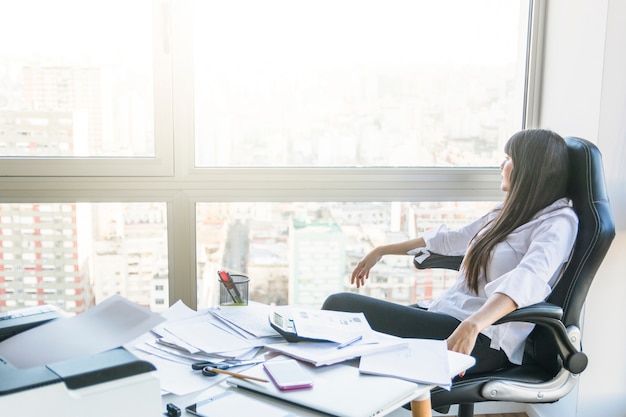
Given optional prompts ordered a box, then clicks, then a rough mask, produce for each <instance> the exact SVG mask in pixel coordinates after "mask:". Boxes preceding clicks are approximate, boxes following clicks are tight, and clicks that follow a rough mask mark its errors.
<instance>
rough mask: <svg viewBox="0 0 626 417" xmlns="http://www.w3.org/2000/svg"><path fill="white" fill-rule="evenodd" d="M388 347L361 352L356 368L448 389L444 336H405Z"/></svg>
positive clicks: (448, 378)
mask: <svg viewBox="0 0 626 417" xmlns="http://www.w3.org/2000/svg"><path fill="white" fill-rule="evenodd" d="M404 340H405V341H406V343H404V344H401V345H396V346H394V347H392V348H391V349H387V350H385V351H379V352H374V353H368V354H365V355H362V356H361V362H360V364H359V371H360V372H361V373H365V374H372V375H381V376H391V377H396V378H400V379H405V380H407V381H412V382H417V383H421V384H432V385H438V386H440V387H442V388H445V389H448V390H449V389H450V387H451V385H452V380H451V376H452V375H451V374H450V366H449V362H448V348H447V344H446V341H445V340H429V339H404Z"/></svg>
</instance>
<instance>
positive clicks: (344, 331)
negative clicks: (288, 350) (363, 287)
mask: <svg viewBox="0 0 626 417" xmlns="http://www.w3.org/2000/svg"><path fill="white" fill-rule="evenodd" d="M281 310H283V311H281ZM276 311H278V312H280V314H282V315H284V316H285V317H289V318H291V320H292V321H293V325H294V327H295V329H296V332H297V334H298V337H303V338H307V339H318V340H328V341H331V342H336V343H346V342H348V341H351V340H353V339H355V338H356V337H358V338H359V340H360V343H361V344H364V343H376V342H377V339H376V336H375V335H374V334H375V332H374V331H373V330H372V328H371V327H370V325H369V323H368V322H367V319H366V318H365V315H364V314H363V313H350V312H344V311H333V310H316V309H313V308H295V307H288V306H284V307H279V308H276Z"/></svg>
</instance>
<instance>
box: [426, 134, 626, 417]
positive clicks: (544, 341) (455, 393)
mask: <svg viewBox="0 0 626 417" xmlns="http://www.w3.org/2000/svg"><path fill="white" fill-rule="evenodd" d="M565 140H566V142H567V146H568V149H569V157H570V169H569V181H568V194H569V196H570V198H571V199H572V201H573V205H574V209H575V210H576V213H577V214H578V218H579V226H578V236H577V238H576V243H575V245H574V251H573V253H572V258H571V260H570V262H569V264H568V265H567V268H566V269H565V271H564V274H563V276H562V277H561V279H560V280H559V281H558V282H557V284H556V285H555V286H554V288H553V291H552V293H551V294H550V296H549V297H548V299H547V300H546V302H543V303H539V304H535V305H533V306H529V307H524V308H520V309H518V310H516V311H514V312H512V313H510V314H508V315H507V316H505V317H503V318H502V319H501V320H499V321H498V322H497V323H506V322H510V321H523V322H529V323H535V324H536V326H535V329H534V330H533V332H532V333H531V335H530V336H529V338H528V341H527V343H526V347H525V353H524V359H523V364H522V365H520V366H512V367H510V368H506V369H500V370H497V371H493V372H489V373H484V374H476V375H469V374H468V375H466V376H465V377H464V378H455V380H454V381H453V386H452V389H451V390H450V391H446V390H443V389H440V388H436V389H434V390H433V391H432V392H431V407H432V408H433V409H434V410H436V411H439V412H443V413H445V412H447V411H448V410H449V408H450V406H451V405H453V404H458V405H459V414H458V416H459V417H472V416H473V415H474V404H475V403H478V402H484V401H509V402H521V403H550V402H555V401H557V400H559V399H560V398H562V397H563V396H565V395H566V394H567V393H569V392H570V391H571V390H572V389H573V388H574V386H575V385H576V381H577V376H578V375H579V374H580V373H581V372H583V371H584V369H585V368H586V366H587V356H586V355H585V353H583V352H582V347H581V331H580V316H581V310H582V307H583V304H584V302H585V298H586V296H587V292H588V290H589V287H590V286H591V282H592V281H593V278H594V276H595V274H596V271H597V270H598V268H599V266H600V264H601V263H602V260H603V259H604V256H605V255H606V253H607V251H608V249H609V246H610V245H611V242H612V240H613V237H614V236H615V226H614V223H613V216H612V214H611V209H610V207H609V201H608V197H607V192H606V188H605V184H604V171H603V167H602V155H601V154H600V151H599V150H598V148H597V147H596V146H595V145H594V144H592V143H591V142H589V141H587V140H584V139H580V138H573V137H568V138H565ZM461 261H462V257H458V256H457V257H446V256H441V255H431V256H430V257H429V258H427V259H426V260H425V261H424V262H422V263H421V264H420V263H418V262H417V261H414V263H415V266H416V267H417V268H418V269H427V268H446V269H457V270H458V268H459V266H460V264H461Z"/></svg>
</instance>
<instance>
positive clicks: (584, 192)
mask: <svg viewBox="0 0 626 417" xmlns="http://www.w3.org/2000/svg"><path fill="white" fill-rule="evenodd" d="M565 141H566V142H567V147H568V150H569V159H570V167H569V179H568V186H567V187H568V194H569V196H570V198H571V199H572V202H573V205H574V210H576V213H577V214H578V221H579V225H578V236H577V237H576V243H575V245H574V250H573V253H572V258H571V260H570V262H569V264H568V266H567V268H566V269H565V271H564V273H563V276H562V277H561V279H560V280H559V281H558V283H557V284H556V286H555V287H554V288H553V290H552V293H551V294H550V296H549V297H548V300H547V301H548V302H549V303H552V304H556V305H559V306H561V307H562V308H563V323H564V324H565V326H566V327H567V326H569V325H575V326H577V327H580V326H579V320H580V313H581V310H582V307H583V304H584V302H585V298H586V297H587V292H588V291H589V287H590V286H591V282H592V281H593V278H594V276H595V275H596V272H597V270H598V268H599V267H600V264H601V263H602V260H603V259H604V257H605V255H606V253H607V251H608V250H609V246H610V245H611V242H612V241H613V237H614V236H615V224H614V222H613V215H612V214H611V208H610V206H609V199H608V195H607V191H606V185H605V181H604V169H603V166H602V154H601V153H600V150H599V149H598V148H597V147H596V146H595V145H594V144H593V143H591V142H589V141H587V140H585V139H580V138H575V137H567V138H565Z"/></svg>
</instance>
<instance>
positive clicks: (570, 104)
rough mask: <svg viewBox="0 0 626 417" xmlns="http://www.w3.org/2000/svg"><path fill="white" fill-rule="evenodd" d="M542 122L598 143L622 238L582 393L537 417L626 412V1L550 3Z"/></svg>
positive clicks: (587, 321) (594, 302) (599, 287)
mask: <svg viewBox="0 0 626 417" xmlns="http://www.w3.org/2000/svg"><path fill="white" fill-rule="evenodd" d="M546 23H547V24H546V50H545V54H544V74H543V80H542V93H541V108H540V115H539V118H540V120H539V126H540V127H545V128H550V129H553V130H555V131H556V132H558V133H560V134H561V135H565V136H580V137H584V138H586V139H589V140H591V141H592V142H595V143H596V144H597V145H598V147H599V148H600V150H601V151H602V153H603V156H604V164H605V173H606V177H607V182H608V187H609V198H610V201H611V206H612V209H613V214H614V216H615V219H616V226H617V236H616V239H615V241H614V243H613V245H612V247H611V250H610V252H609V254H608V255H607V258H606V259H605V261H604V263H603V265H602V266H601V268H600V271H599V272H598V275H597V276H596V279H595V281H594V283H593V285H592V287H591V289H590V292H589V296H588V298H587V303H586V306H585V317H584V331H583V348H584V350H585V352H586V353H587V354H588V356H589V367H588V368H587V370H586V371H585V372H584V373H583V374H582V375H581V377H580V383H579V387H578V392H574V393H572V395H570V396H568V397H567V398H565V399H564V400H561V401H559V402H557V403H556V404H549V405H534V406H529V407H528V409H527V410H528V411H527V412H528V414H529V415H531V416H550V417H560V416H575V417H595V416H603V417H624V416H626V331H625V329H624V326H623V324H622V323H623V321H624V317H626V302H625V300H626V257H625V256H624V254H625V253H626V233H624V232H625V229H626V174H624V172H625V169H626V164H625V162H624V161H626V0H550V1H549V2H548V1H547V22H546Z"/></svg>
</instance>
